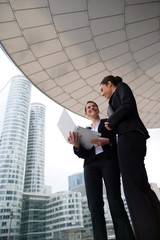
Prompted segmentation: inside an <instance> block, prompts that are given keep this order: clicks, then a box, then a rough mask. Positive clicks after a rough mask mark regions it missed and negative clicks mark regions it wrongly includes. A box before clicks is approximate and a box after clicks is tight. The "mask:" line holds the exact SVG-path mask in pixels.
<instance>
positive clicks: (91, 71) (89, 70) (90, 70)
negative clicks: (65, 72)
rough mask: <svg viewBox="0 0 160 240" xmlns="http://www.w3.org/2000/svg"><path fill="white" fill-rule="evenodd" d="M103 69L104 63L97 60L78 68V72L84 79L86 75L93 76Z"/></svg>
mask: <svg viewBox="0 0 160 240" xmlns="http://www.w3.org/2000/svg"><path fill="white" fill-rule="evenodd" d="M104 69H105V66H104V64H103V63H101V62H99V63H96V64H93V65H92V66H89V67H86V68H84V69H82V70H80V71H79V74H80V75H81V76H82V78H84V79H86V78H88V77H91V76H94V75H95V74H97V73H99V72H102V71H103V70H104Z"/></svg>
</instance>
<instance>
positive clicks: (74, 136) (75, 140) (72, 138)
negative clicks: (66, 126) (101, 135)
mask: <svg viewBox="0 0 160 240" xmlns="http://www.w3.org/2000/svg"><path fill="white" fill-rule="evenodd" d="M80 138H81V136H79V135H78V133H75V132H72V133H71V132H69V137H68V142H70V143H71V144H73V145H74V147H75V148H76V149H79V148H80Z"/></svg>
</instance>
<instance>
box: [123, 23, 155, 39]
mask: <svg viewBox="0 0 160 240" xmlns="http://www.w3.org/2000/svg"><path fill="white" fill-rule="evenodd" d="M156 30H159V19H158V18H155V19H149V20H146V21H142V22H136V23H133V24H128V25H126V34H127V37H128V39H132V38H135V37H138V36H141V35H143V34H147V33H150V32H153V31H156Z"/></svg>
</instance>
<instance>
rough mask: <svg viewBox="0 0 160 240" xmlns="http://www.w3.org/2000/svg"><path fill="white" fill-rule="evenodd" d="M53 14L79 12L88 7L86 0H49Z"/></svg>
mask: <svg viewBox="0 0 160 240" xmlns="http://www.w3.org/2000/svg"><path fill="white" fill-rule="evenodd" d="M49 5H50V9H51V13H52V14H61V13H69V12H79V11H84V10H86V9H87V6H86V0H67V1H66V0H49Z"/></svg>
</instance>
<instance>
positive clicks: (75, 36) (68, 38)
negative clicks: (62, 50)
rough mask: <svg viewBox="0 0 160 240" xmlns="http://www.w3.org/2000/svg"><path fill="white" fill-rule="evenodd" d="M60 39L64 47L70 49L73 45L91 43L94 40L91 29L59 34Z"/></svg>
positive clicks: (86, 28)
mask: <svg viewBox="0 0 160 240" xmlns="http://www.w3.org/2000/svg"><path fill="white" fill-rule="evenodd" d="M59 38H60V40H61V42H62V44H63V46H64V47H69V46H71V45H73V44H78V43H81V42H85V41H89V40H91V39H92V36H91V32H90V28H89V27H85V28H81V29H76V30H73V31H67V32H63V33H59Z"/></svg>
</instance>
